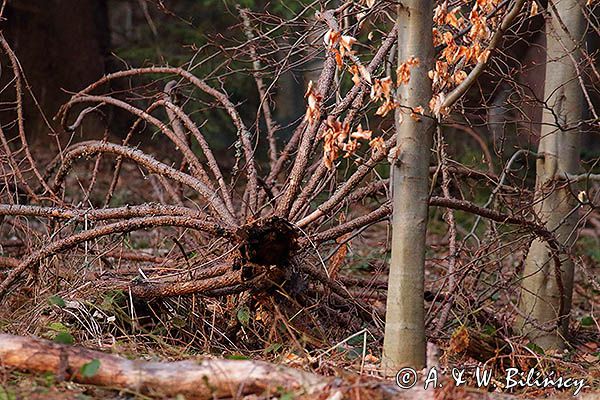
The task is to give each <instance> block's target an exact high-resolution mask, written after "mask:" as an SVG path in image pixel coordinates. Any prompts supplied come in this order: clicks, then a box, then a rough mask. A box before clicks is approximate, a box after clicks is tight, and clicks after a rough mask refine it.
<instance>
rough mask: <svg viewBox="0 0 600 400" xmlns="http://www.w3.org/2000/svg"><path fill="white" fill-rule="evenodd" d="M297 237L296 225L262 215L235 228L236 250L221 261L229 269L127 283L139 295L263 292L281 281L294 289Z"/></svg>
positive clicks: (296, 279) (145, 296)
mask: <svg viewBox="0 0 600 400" xmlns="http://www.w3.org/2000/svg"><path fill="white" fill-rule="evenodd" d="M298 237H299V234H298V230H297V228H295V227H294V225H292V224H291V223H290V222H288V221H287V220H285V219H282V218H279V217H268V218H262V219H259V220H257V221H254V222H251V223H249V224H246V225H244V226H242V227H240V228H239V229H238V230H237V231H236V233H235V235H234V237H233V240H234V241H235V242H236V243H237V250H236V251H235V252H234V253H233V255H232V256H231V257H230V258H229V260H228V261H225V263H224V265H222V267H224V271H227V270H228V269H229V271H228V272H225V273H223V274H222V275H218V276H211V277H210V278H200V279H192V280H188V281H166V282H137V283H133V284H130V285H129V287H130V289H131V293H132V294H133V296H134V297H137V298H139V299H158V298H162V297H171V296H179V295H188V294H198V295H205V296H212V297H214V296H219V295H224V294H233V293H239V292H241V291H245V290H253V291H255V292H256V291H261V292H264V291H268V290H269V289H270V288H273V287H277V286H282V285H283V286H289V288H291V289H292V291H294V288H297V287H301V285H299V284H298V282H300V281H301V278H300V276H299V274H298V272H297V271H296V270H295V268H294V263H293V261H292V260H293V258H294V256H295V254H296V252H297V250H298V249H299V245H298ZM228 266H229V267H228Z"/></svg>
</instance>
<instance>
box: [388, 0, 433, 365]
mask: <svg viewBox="0 0 600 400" xmlns="http://www.w3.org/2000/svg"><path fill="white" fill-rule="evenodd" d="M432 14H433V1H431V0H408V1H406V0H405V1H403V2H402V4H401V5H400V6H399V8H398V20H397V23H398V43H399V45H398V62H399V63H401V62H403V61H406V60H407V59H408V58H409V57H411V56H414V57H417V58H418V59H419V61H420V62H419V65H418V66H415V67H413V68H411V77H410V81H409V83H408V84H407V85H402V86H401V87H400V88H399V90H398V92H399V93H398V95H399V99H398V100H399V102H400V104H401V105H402V106H403V107H404V106H409V107H413V108H415V107H417V106H422V107H424V108H426V107H427V104H428V103H429V100H430V99H431V96H432V91H431V80H430V79H429V77H428V75H427V72H428V71H429V70H430V69H432V68H433V67H432V64H433V54H434V50H433V42H432V33H431V25H432V18H433V15H432ZM402 116H403V117H404V118H401V117H402ZM434 128H435V121H434V120H433V119H432V118H430V117H423V118H421V120H420V121H416V120H415V119H413V118H411V117H409V116H408V115H406V113H404V115H402V114H401V111H400V110H399V111H398V112H397V114H396V132H397V138H398V140H397V145H398V149H399V153H398V154H399V157H398V161H397V162H396V163H394V165H392V175H393V179H392V182H393V195H394V202H393V204H394V212H393V225H392V229H393V235H392V259H391V263H390V273H389V278H388V279H389V281H388V297H387V312H386V325H385V338H384V343H383V359H382V366H383V369H384V371H386V373H394V372H396V371H397V370H399V369H400V368H402V367H406V366H410V367H413V368H422V367H424V366H425V351H426V346H425V329H424V312H425V311H424V303H423V287H424V283H423V281H424V267H425V235H426V232H427V212H428V197H429V193H428V191H429V160H430V154H431V152H430V149H431V144H432V138H433V132H434Z"/></svg>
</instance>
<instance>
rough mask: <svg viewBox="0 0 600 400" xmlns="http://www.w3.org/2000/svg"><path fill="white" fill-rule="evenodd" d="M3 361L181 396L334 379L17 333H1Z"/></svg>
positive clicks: (317, 384)
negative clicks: (119, 351)
mask: <svg viewBox="0 0 600 400" xmlns="http://www.w3.org/2000/svg"><path fill="white" fill-rule="evenodd" d="M92 360H98V361H99V362H100V368H99V369H98V371H97V372H96V373H95V374H94V375H93V376H84V375H83V374H82V373H81V368H82V367H83V366H84V365H85V364H86V363H89V362H91V361H92ZM0 362H1V364H2V366H4V367H11V368H18V369H21V370H25V371H29V372H34V373H52V374H54V375H55V376H57V377H64V379H66V380H70V381H74V382H78V383H84V384H91V385H99V386H107V387H118V388H123V389H129V390H131V391H133V392H137V393H143V394H147V395H153V396H167V397H175V396H176V395H177V394H181V395H184V396H185V398H188V399H213V398H222V397H238V396H243V395H251V394H256V395H262V394H267V395H269V394H271V395H275V394H277V393H278V390H279V389H278V388H284V389H285V390H286V391H293V392H295V393H297V394H299V395H310V394H317V393H320V392H321V391H323V390H325V389H326V388H327V387H328V386H329V385H331V383H332V380H331V379H330V378H325V377H321V376H318V375H315V374H311V373H308V372H304V371H300V370H296V369H291V368H286V367H282V366H276V365H272V364H268V363H265V362H261V361H246V360H219V359H203V360H198V361H177V362H165V363H161V362H145V361H139V360H128V359H126V358H123V357H119V356H115V355H110V354H105V353H101V352H99V351H93V350H87V349H85V348H82V347H79V346H65V345H60V344H56V343H53V342H50V341H47V340H42V339H36V338H26V337H19V336H13V335H0Z"/></svg>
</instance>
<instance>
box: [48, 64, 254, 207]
mask: <svg viewBox="0 0 600 400" xmlns="http://www.w3.org/2000/svg"><path fill="white" fill-rule="evenodd" d="M145 74H173V75H178V76H181V77H182V78H184V79H186V80H187V81H188V82H190V83H191V84H193V85H194V86H196V87H197V88H199V89H200V90H202V91H203V92H205V93H206V94H208V95H210V96H212V97H214V98H215V99H216V100H217V101H218V102H219V103H221V105H222V106H223V107H224V108H225V110H226V111H227V113H228V114H229V116H230V117H231V119H232V121H233V124H234V125H235V127H236V128H237V130H238V136H239V137H240V141H241V143H242V147H243V149H244V156H245V158H246V163H247V177H248V184H249V186H250V206H251V209H253V210H254V209H255V207H256V204H257V193H258V172H257V170H256V166H255V163H254V152H253V149H252V143H251V141H250V132H249V131H248V129H247V128H246V126H245V125H244V122H243V120H242V118H241V116H240V115H239V113H238V112H237V110H236V108H235V106H234V104H233V103H232V102H231V101H230V100H229V98H228V97H227V96H226V95H225V94H224V93H222V92H220V91H218V90H217V89H215V88H213V87H211V86H209V85H208V84H206V83H205V82H204V81H203V80H201V79H198V78H197V77H196V76H195V75H193V74H192V73H191V72H189V71H186V70H184V69H182V68H173V67H147V68H134V69H130V70H126V71H119V72H115V73H112V74H108V75H106V76H104V77H102V78H101V79H99V80H97V81H96V82H94V83H92V84H91V85H89V86H88V87H86V88H85V89H83V90H81V91H80V92H79V93H77V94H76V95H74V96H73V97H72V98H71V100H69V102H67V103H66V104H65V105H64V106H63V107H61V110H60V111H59V114H60V115H62V119H63V120H64V119H65V118H66V117H67V114H68V112H69V110H70V109H71V107H72V106H73V105H74V104H75V103H77V100H76V99H77V98H78V97H80V96H83V95H86V94H87V93H90V92H91V91H93V90H95V89H97V88H98V87H100V86H102V85H103V84H105V83H107V82H109V81H111V80H113V79H119V78H125V77H130V76H136V75H145ZM63 125H64V122H63Z"/></svg>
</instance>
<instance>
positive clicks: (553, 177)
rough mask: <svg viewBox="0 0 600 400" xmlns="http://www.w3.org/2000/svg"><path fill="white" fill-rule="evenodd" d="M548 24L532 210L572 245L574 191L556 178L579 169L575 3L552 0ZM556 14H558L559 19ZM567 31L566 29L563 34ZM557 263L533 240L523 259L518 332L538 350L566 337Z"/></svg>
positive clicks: (563, 267)
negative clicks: (544, 79) (544, 104)
mask: <svg viewBox="0 0 600 400" xmlns="http://www.w3.org/2000/svg"><path fill="white" fill-rule="evenodd" d="M553 4H554V7H553V6H552V5H549V11H550V14H551V18H549V19H547V21H546V37H547V55H546V60H547V62H546V81H545V87H544V93H545V95H544V96H545V98H546V103H547V107H545V108H544V110H543V115H542V129H541V137H540V142H539V148H538V154H539V156H538V160H537V164H536V174H537V177H536V194H535V200H536V205H535V211H536V213H537V215H538V217H539V218H540V219H541V221H543V222H544V223H545V225H546V227H547V228H548V230H551V231H553V232H554V233H555V235H556V238H557V240H558V242H559V243H560V244H561V245H563V246H565V247H567V248H568V247H570V246H571V245H572V244H573V243H574V241H575V238H576V235H575V229H576V226H577V220H578V215H577V212H574V209H575V208H576V207H577V205H578V202H577V200H576V198H575V196H574V195H573V192H572V190H573V188H569V187H568V185H565V182H564V181H562V182H561V180H560V177H561V176H564V174H576V173H577V172H578V170H579V151H580V148H579V140H580V137H579V136H580V135H579V128H578V123H579V122H580V120H581V114H582V104H583V98H582V91H581V88H580V86H579V82H578V79H577V74H578V72H577V66H576V64H575V63H576V62H579V50H578V48H579V47H580V45H581V44H582V41H583V37H584V31H585V29H584V26H585V25H584V19H583V14H582V11H581V8H580V7H581V6H580V4H578V2H577V1H576V0H555V1H554V2H553ZM557 13H558V16H557ZM567 30H568V31H567ZM559 259H560V275H558V274H557V267H558V265H557V262H556V259H554V258H553V257H552V252H551V250H550V248H549V247H548V244H547V242H544V241H541V240H535V241H534V242H533V243H532V244H531V247H530V249H529V253H528V255H527V258H526V261H525V269H524V272H523V280H522V286H521V297H520V300H519V308H520V310H521V314H522V315H523V317H521V318H519V320H518V321H517V328H518V329H520V331H521V332H522V333H524V334H526V335H527V336H528V337H529V338H530V339H532V340H533V341H534V342H535V343H536V344H537V345H539V346H541V347H542V348H561V347H562V346H563V343H564V337H565V335H566V334H567V330H568V324H569V319H568V315H569V311H570V308H571V297H572V291H573V263H572V262H571V261H570V260H569V258H568V257H567V256H564V255H560V256H559Z"/></svg>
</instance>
